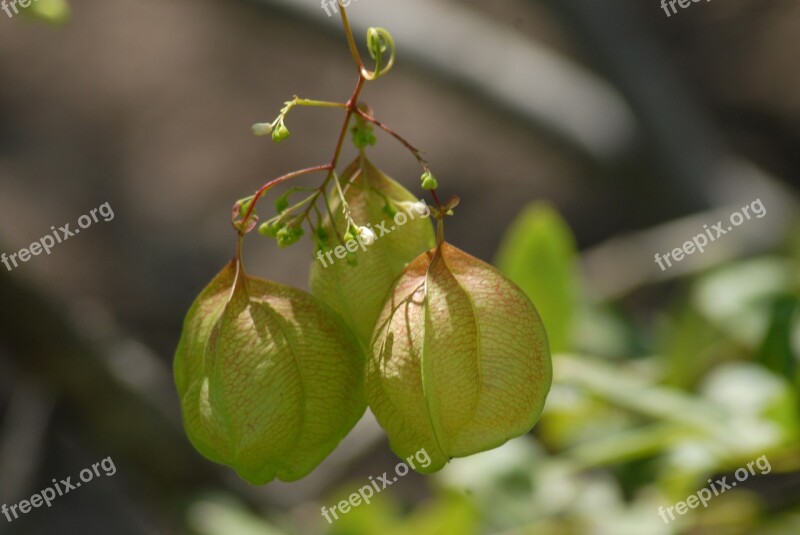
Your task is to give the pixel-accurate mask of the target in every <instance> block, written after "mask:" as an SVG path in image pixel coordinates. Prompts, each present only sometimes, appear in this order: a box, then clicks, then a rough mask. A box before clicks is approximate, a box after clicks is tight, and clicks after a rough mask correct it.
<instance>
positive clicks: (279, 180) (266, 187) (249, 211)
mask: <svg viewBox="0 0 800 535" xmlns="http://www.w3.org/2000/svg"><path fill="white" fill-rule="evenodd" d="M330 170H331V164H326V165H317V166H316V167H308V168H306V169H300V170H299V171H292V172H291V173H287V174H285V175H283V176H280V177H278V178H276V179H275V180H271V181H269V182H267V183H266V184H264V185H263V186H261V188H260V189H259V190H258V191H257V192H256V194H255V195H254V196H253V200H252V201H251V202H250V207H249V208H248V209H247V212H246V213H245V215H244V217H243V218H242V221H244V222H246V221H247V220H248V219H249V218H250V216H251V215H252V214H253V210H254V209H255V207H256V203H257V202H258V200H259V199H260V198H261V196H262V195H264V194H265V193H266V192H267V191H269V190H270V189H271V188H273V187H274V186H277V185H278V184H280V183H282V182H286V181H287V180H291V179H293V178H297V177H299V176H302V175H307V174H309V173H315V172H317V171H330Z"/></svg>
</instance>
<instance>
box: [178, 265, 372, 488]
mask: <svg viewBox="0 0 800 535" xmlns="http://www.w3.org/2000/svg"><path fill="white" fill-rule="evenodd" d="M363 369H364V359H363V354H362V352H361V348H360V347H359V344H358V342H357V340H356V339H355V337H354V336H353V334H352V333H351V332H350V330H349V329H348V328H347V327H346V326H345V325H344V324H343V323H342V321H341V320H340V319H339V318H338V317H337V316H336V314H334V313H333V311H331V310H330V309H329V308H328V307H327V306H325V305H323V304H322V303H320V302H319V301H318V300H317V299H315V298H314V297H312V296H311V295H308V294H306V293H305V292H301V291H300V290H296V289H294V288H289V287H286V286H283V285H280V284H277V283H274V282H269V281H265V280H261V279H256V278H253V277H248V276H247V275H245V274H244V272H243V271H242V270H241V269H240V268H239V267H238V263H237V262H236V261H234V262H231V263H230V264H229V265H228V266H227V267H226V268H225V269H223V270H222V272H220V273H219V275H217V276H216V277H215V278H214V280H213V281H212V282H211V283H210V284H209V285H208V287H206V288H205V289H204V290H203V292H202V293H201V294H200V296H199V297H198V298H197V300H196V301H195V302H194V304H193V305H192V307H191V309H190V310H189V313H188V315H187V317H186V321H185V323H184V327H183V333H182V335H181V340H180V343H179V345H178V350H177V353H176V355H175V362H174V371H175V383H176V386H177V389H178V393H179V396H180V401H181V409H182V413H183V420H184V426H185V429H186V433H187V435H188V436H189V439H190V440H191V442H192V444H193V445H194V446H195V448H197V450H198V451H199V452H200V453H202V454H203V455H204V456H205V457H207V458H209V459H210V460H212V461H214V462H217V463H221V464H225V465H228V466H231V467H233V468H235V469H236V471H237V472H238V473H239V475H240V476H241V477H242V478H244V479H246V480H247V481H249V482H250V483H253V484H258V485H261V484H265V483H268V482H270V481H272V480H273V479H274V478H276V477H277V478H278V479H281V480H283V481H295V480H297V479H300V478H302V477H304V476H305V475H307V474H308V473H309V472H311V471H312V470H313V469H314V468H315V467H316V466H317V465H318V464H319V463H320V462H321V461H322V460H323V459H324V458H325V457H326V456H328V454H330V453H331V451H333V449H334V448H335V447H336V445H337V444H338V443H339V442H340V441H341V439H342V438H344V436H345V435H346V434H347V433H348V432H349V431H350V429H352V427H353V426H354V425H355V424H356V422H357V421H358V420H359V418H360V417H361V415H362V414H363V413H364V410H365V407H366V402H365V400H364V397H363V393H362V392H363Z"/></svg>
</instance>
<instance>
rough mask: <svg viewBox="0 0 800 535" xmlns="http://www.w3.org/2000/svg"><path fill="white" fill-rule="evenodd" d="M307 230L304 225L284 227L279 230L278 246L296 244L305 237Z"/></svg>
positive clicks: (283, 246)
mask: <svg viewBox="0 0 800 535" xmlns="http://www.w3.org/2000/svg"><path fill="white" fill-rule="evenodd" d="M303 234H305V232H304V231H303V228H302V227H284V228H282V229H280V230H279V231H278V235H277V238H278V247H280V248H281V249H283V248H285V247H289V246H290V245H294V244H295V243H297V242H298V241H300V238H302V237H303Z"/></svg>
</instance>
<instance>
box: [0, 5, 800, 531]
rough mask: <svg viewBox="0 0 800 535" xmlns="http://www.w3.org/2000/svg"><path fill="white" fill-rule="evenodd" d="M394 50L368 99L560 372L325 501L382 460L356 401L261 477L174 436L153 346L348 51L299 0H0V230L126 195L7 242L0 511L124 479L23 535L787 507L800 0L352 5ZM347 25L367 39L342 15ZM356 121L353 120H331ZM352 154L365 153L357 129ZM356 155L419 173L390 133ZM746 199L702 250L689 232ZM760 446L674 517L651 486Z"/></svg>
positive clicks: (333, 80) (730, 514)
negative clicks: (501, 442) (315, 444)
mask: <svg viewBox="0 0 800 535" xmlns="http://www.w3.org/2000/svg"><path fill="white" fill-rule="evenodd" d="M349 12H350V15H351V17H352V21H353V24H354V27H355V29H356V30H357V35H358V36H363V35H364V32H365V30H366V28H367V27H368V26H384V27H387V28H388V29H389V30H390V31H391V32H392V34H393V35H394V37H395V40H396V41H397V45H398V63H397V65H396V67H395V68H394V70H393V71H392V72H391V73H390V74H389V75H387V76H386V77H384V78H381V79H380V80H379V81H377V82H374V83H370V84H369V85H368V87H367V88H366V90H365V92H364V93H363V95H362V98H363V100H364V101H366V102H368V103H369V104H370V105H371V106H372V107H373V109H374V110H375V113H376V115H377V116H378V117H379V118H380V119H381V120H383V121H385V122H386V123H388V124H389V125H391V126H392V128H394V129H395V130H397V131H398V132H400V133H401V134H403V135H404V136H406V137H407V138H408V139H409V140H411V141H412V142H413V143H414V144H415V145H417V146H419V147H421V148H423V149H424V150H425V153H426V156H427V158H428V159H429V160H430V162H431V164H432V166H433V169H434V170H435V172H436V174H437V177H438V178H439V181H440V184H441V191H442V193H443V194H444V195H449V194H458V195H460V197H461V199H462V202H461V205H460V206H459V208H458V209H457V211H456V216H455V217H453V218H450V219H448V222H447V233H448V239H449V240H450V241H451V242H453V243H454V244H456V245H457V246H459V247H461V248H463V249H465V250H467V251H469V252H471V253H472V254H474V255H476V256H478V257H480V258H483V259H485V260H487V261H495V262H496V263H497V264H499V265H500V267H501V268H502V269H505V270H506V271H507V272H509V275H510V276H512V278H514V280H516V281H517V282H518V283H519V284H520V285H521V286H522V287H523V288H524V289H525V290H526V291H527V292H528V293H529V294H530V295H531V297H532V298H533V299H534V302H536V303H537V305H539V308H540V311H541V313H542V315H543V316H544V319H545V322H546V323H547V326H548V329H549V331H550V332H551V342H552V343H553V349H554V352H555V354H554V358H553V363H554V370H555V382H554V386H553V390H552V391H551V394H550V397H549V399H548V403H547V407H546V409H545V414H544V415H543V417H542V420H541V422H540V423H539V424H538V425H537V427H536V429H535V430H534V432H532V433H531V434H530V435H527V436H524V437H521V438H519V439H516V440H513V441H511V442H509V443H508V444H507V445H505V446H503V447H501V448H499V449H497V450H494V451H492V452H488V453H485V454H481V455H477V456H473V457H470V458H467V459H461V460H457V461H454V462H453V463H452V464H451V465H449V466H448V467H447V468H446V469H445V470H443V471H442V472H440V473H438V474H436V475H434V476H429V477H423V476H420V475H417V474H414V473H412V474H410V475H408V476H406V477H405V478H402V479H401V480H400V481H399V482H398V483H396V484H394V485H393V486H392V487H391V488H390V489H387V490H386V491H385V492H384V493H382V494H381V495H380V496H379V498H378V499H377V500H376V501H375V503H373V504H372V505H369V506H361V507H359V508H357V509H355V510H353V511H352V512H350V513H348V514H347V515H345V516H344V517H343V518H342V519H341V520H339V521H337V522H336V523H334V524H333V525H332V526H329V525H328V524H327V522H325V520H324V519H323V518H322V516H321V515H320V513H319V511H320V507H321V506H322V505H329V506H330V505H332V504H334V503H336V502H337V501H338V500H339V499H340V498H342V497H345V496H347V495H349V494H350V493H352V492H354V491H355V490H356V489H357V488H358V487H360V486H362V485H364V484H365V481H366V480H367V478H368V477H369V476H377V475H381V474H383V472H385V471H392V470H393V469H394V466H395V464H396V463H397V462H398V459H396V457H395V456H394V455H393V454H392V453H391V451H390V450H389V448H388V444H387V440H386V438H385V435H384V434H383V432H382V431H381V430H380V428H379V427H378V426H377V424H376V423H375V422H374V420H373V419H372V418H371V416H369V414H368V415H367V416H366V417H365V418H364V420H363V421H362V422H361V423H360V424H359V425H358V426H357V427H356V429H355V430H354V431H353V432H352V433H351V434H350V435H349V436H348V437H347V438H346V439H345V442H344V443H343V444H342V446H341V447H340V448H339V449H338V450H337V451H336V452H334V454H333V455H332V456H331V457H330V458H328V459H327V460H326V461H325V462H324V463H323V464H322V465H321V466H320V467H319V468H318V469H317V470H316V471H315V472H314V473H312V474H311V475H310V476H309V477H307V478H306V479H304V480H302V481H300V482H297V483H293V484H283V483H273V484H270V485H268V486H266V487H263V488H255V487H251V486H249V485H247V484H245V483H244V482H242V481H241V480H239V479H238V478H236V477H235V475H234V474H233V473H232V472H231V471H229V470H227V469H225V468H222V467H218V466H215V465H212V464H211V463H209V462H207V461H205V460H204V459H202V458H201V457H200V456H199V455H198V454H197V453H195V452H194V450H193V449H192V448H191V446H190V445H189V443H188V441H187V439H186V438H185V435H184V434H183V431H182V429H181V423H180V417H179V410H178V403H177V396H176V394H175V392H174V387H173V385H172V376H171V369H170V366H171V359H172V355H173V352H174V348H175V345H176V343H177V339H178V336H179V333H180V328H181V323H182V319H183V316H184V314H185V312H186V310H187V309H188V307H189V304H190V303H191V301H192V300H193V298H194V296H195V295H196V294H197V293H198V292H199V290H200V289H201V288H202V287H203V286H204V285H205V284H206V283H207V281H209V280H210V279H211V278H212V277H213V275H214V274H215V273H216V272H217V271H218V270H219V269H220V268H221V267H222V266H223V265H224V264H225V263H226V262H227V261H228V259H229V258H230V257H231V255H232V253H233V247H234V237H235V234H234V232H233V230H232V229H231V227H230V224H229V221H230V209H231V205H232V204H233V202H234V201H235V200H236V199H238V198H241V197H243V196H246V195H248V194H250V193H252V192H253V191H254V190H255V189H257V188H258V187H259V186H261V185H262V184H263V183H265V182H266V181H267V180H269V179H271V178H274V177H276V176H278V175H281V174H283V173H285V172H288V171H290V170H293V169H296V168H301V167H307V166H309V165H315V164H318V163H321V162H324V161H327V159H328V158H329V156H330V152H331V150H332V148H333V146H334V144H335V137H336V134H337V133H338V128H339V125H340V121H341V115H340V113H339V112H338V111H331V110H316V109H314V110H312V109H297V110H295V111H294V112H292V114H291V115H290V117H289V126H290V128H291V130H292V137H291V139H290V140H288V141H287V142H285V143H284V144H282V145H280V146H275V145H273V144H272V143H270V142H268V141H267V140H265V139H264V138H255V137H253V135H252V133H251V131H250V125H251V124H252V123H254V122H258V121H267V120H272V118H274V117H275V116H276V115H277V112H278V110H279V109H280V107H281V105H282V102H283V101H285V100H287V99H289V98H291V96H292V95H294V94H297V95H300V96H303V97H308V98H319V99H326V100H344V99H346V98H347V97H348V96H349V94H350V92H351V91H352V87H353V84H354V82H355V75H354V70H353V65H352V60H351V58H350V55H349V53H348V50H347V46H346V42H345V40H344V37H343V34H342V32H341V28H340V26H339V20H338V19H337V18H335V17H330V18H329V17H328V16H326V14H325V12H324V11H323V10H322V9H321V7H320V5H319V3H318V2H317V1H316V0H252V1H238V0H226V1H218V0H191V1H190V0H173V1H172V2H156V1H150V0H137V1H136V2H134V1H131V0H105V1H103V2H100V1H97V0H94V1H92V0H69V4H66V3H64V2H63V0H38V2H37V3H34V4H33V7H32V8H30V9H29V10H28V11H26V12H25V13H23V14H21V15H19V16H16V17H14V18H7V17H6V16H5V14H4V13H3V12H0V80H2V83H0V118H1V119H0V252H5V253H7V254H10V253H12V252H16V251H18V250H19V249H20V248H23V247H27V246H28V245H29V244H30V243H31V242H33V241H36V240H38V239H39V238H40V237H41V236H43V235H45V234H47V233H48V232H49V231H50V230H49V229H50V227H51V225H52V226H56V227H58V226H61V225H63V224H65V223H68V222H69V223H71V224H72V226H73V227H74V226H75V221H76V220H77V219H78V217H80V216H81V215H83V214H86V213H88V212H89V211H90V210H91V209H92V208H96V207H97V206H99V205H101V204H103V203H106V202H108V203H109V204H110V206H111V208H112V209H113V211H114V219H113V220H112V221H109V222H104V221H102V220H101V221H100V222H98V223H96V224H94V225H93V226H92V227H90V228H89V229H87V230H85V231H84V232H83V233H82V234H80V235H79V236H75V237H73V238H70V240H68V241H67V242H65V243H63V244H61V245H59V246H57V247H56V248H55V249H54V250H53V251H52V254H51V255H49V256H44V255H43V256H38V257H34V258H32V259H31V260H30V261H29V262H27V263H25V264H22V265H21V266H20V267H19V268H17V269H15V270H13V271H12V272H8V271H7V270H6V269H5V268H4V267H2V266H0V298H1V299H2V302H1V303H2V307H0V504H2V503H6V504H9V505H11V504H15V503H17V502H19V501H20V500H23V499H27V498H29V497H30V496H31V495H32V494H33V493H35V492H38V491H39V490H40V489H42V488H44V487H46V486H48V485H50V484H51V480H52V479H53V478H59V479H63V478H66V477H67V476H69V475H71V476H73V479H75V478H76V476H77V474H78V473H79V472H80V470H81V469H83V468H86V467H89V466H91V464H93V463H95V462H98V461H100V460H101V459H103V458H106V457H109V456H110V457H111V458H112V459H113V460H114V463H115V466H116V468H117V471H116V473H115V474H114V475H113V476H108V477H106V476H103V477H98V478H96V479H95V480H94V481H93V482H91V483H90V484H86V485H84V486H83V487H82V488H80V489H76V490H75V491H73V492H71V493H69V494H68V495H66V496H64V497H61V498H59V499H57V500H56V501H55V502H54V503H53V506H52V507H51V508H48V509H34V510H33V511H32V512H31V513H28V514H27V515H24V516H23V517H22V518H20V519H19V520H15V521H14V522H12V523H8V522H7V521H6V520H5V518H4V517H1V516H0V533H13V534H17V533H19V534H31V535H38V534H48V535H49V534H52V533H70V534H72V533H81V534H95V533H97V534H106V533H118V534H128V533H129V534H151V533H153V534H156V533H158V534H161V533H170V534H172V533H175V534H179V533H180V534H183V533H190V534H195V535H250V534H270V535H272V534H276V535H277V534H304V535H305V534H311V535H314V534H328V533H329V534H340V535H345V534H347V535H361V534H364V535H372V534H378V533H380V534H387V533H388V534H398V535H400V534H402V535H405V534H410V533H413V534H414V535H423V534H439V533H441V534H451V533H452V534H473V533H474V534H506V535H512V534H513V535H517V534H519V535H522V534H573V533H575V534H584V533H589V534H609V535H624V534H627V533H630V534H636V535H640V534H648V535H649V534H656V535H657V534H672V533H687V534H706V533H708V534H712V533H713V534H715V535H716V534H750V533H752V534H759V535H762V534H767V535H770V534H792V533H798V532H800V434H799V433H800V418H799V417H798V411H799V410H800V386H798V385H799V383H800V381H799V380H798V378H799V377H800V376H799V375H798V358H799V356H800V312H799V310H800V307H798V302H799V299H800V293H799V292H798V289H799V286H798V284H799V283H800V278H798V274H800V269H799V268H800V265H799V264H798V263H799V262H800V240H798V239H797V230H798V226H797V224H798V221H797V208H796V206H797V205H796V195H797V190H798V186H799V185H800V179H798V177H800V151H799V150H798V149H799V148H800V143H799V141H800V69H798V63H797V58H798V48H799V47H800V4H798V3H797V2H796V1H789V0H759V1H753V0H750V1H746V0H726V1H725V2H722V1H714V2H699V3H691V4H690V5H689V7H687V8H685V9H679V10H678V13H677V14H674V15H672V16H670V17H667V15H666V14H665V12H664V11H663V10H662V8H661V6H660V5H659V4H658V3H657V2H656V0H648V1H646V2H644V1H641V0H637V1H634V0H604V1H603V2H596V1H593V0H557V1H547V0H545V1H523V0H496V1H493V2H486V1H478V0H469V1H459V2H457V1H445V0H404V1H403V2H392V1H390V0H357V1H354V2H353V3H352V4H351V7H350V8H349ZM362 40H363V37H362ZM348 145H349V144H348ZM346 154H347V156H346V157H345V158H347V157H350V156H352V155H353V154H355V152H354V149H353V148H352V147H351V146H348V148H347V149H346ZM370 154H371V159H372V160H373V161H375V162H376V163H378V164H379V165H380V167H381V168H382V169H383V170H384V171H386V172H387V173H388V174H390V175H391V176H393V177H394V178H396V179H397V180H398V181H400V182H402V183H403V184H404V185H405V186H406V187H408V188H409V189H411V190H412V191H415V192H418V193H421V192H420V190H419V189H418V176H419V170H418V168H417V164H416V162H415V161H414V159H413V158H412V157H410V156H409V154H408V153H407V152H405V151H404V150H403V148H402V147H401V146H400V145H398V144H397V143H395V142H394V141H393V140H392V139H390V138H389V137H388V136H385V135H383V136H382V135H379V142H378V145H377V146H376V147H374V148H372V149H371V150H370ZM756 199H760V200H761V202H762V203H763V205H764V207H765V208H766V211H767V215H766V216H765V217H764V218H762V219H753V220H751V221H747V222H745V223H744V224H743V225H742V226H741V227H739V228H737V229H736V230H735V231H734V232H731V233H730V234H727V235H726V236H724V237H723V238H720V241H719V242H716V243H715V244H714V245H713V247H709V249H708V250H707V251H706V252H705V253H704V254H702V255H693V256H691V257H688V258H687V259H685V260H684V261H682V262H681V263H679V264H677V265H675V266H674V267H673V268H671V269H669V270H667V271H663V272H662V270H661V269H659V267H658V266H657V264H656V263H655V262H654V260H653V257H654V254H655V253H657V252H660V253H662V254H663V253H665V252H667V251H671V250H672V249H674V248H675V247H680V246H681V245H682V244H683V243H684V242H685V241H686V240H689V239H691V237H692V236H694V235H695V234H698V233H699V232H702V227H703V225H704V224H708V225H709V226H710V225H711V224H714V223H716V222H717V221H718V220H720V219H723V218H727V217H728V216H729V215H730V214H731V213H732V212H733V211H736V210H739V209H741V207H743V206H745V205H749V204H750V203H752V202H753V201H754V200H756ZM311 249H312V247H311V246H310V245H309V243H308V242H303V243H302V244H301V245H297V246H295V247H293V248H291V249H287V250H279V249H278V248H277V246H275V244H274V243H273V242H272V241H270V240H267V239H261V240H258V239H256V238H252V239H251V243H249V244H248V249H247V253H246V254H247V259H248V266H249V270H250V271H251V272H253V273H255V274H258V275H261V276H264V277H268V278H270V279H273V280H278V281H280V282H283V283H287V284H292V285H294V286H297V287H300V288H307V287H308V286H307V266H308V264H309V263H310V261H311V255H310V251H311ZM762 455H766V456H767V458H768V459H769V462H770V466H771V470H770V471H769V473H766V474H761V473H759V472H757V475H753V476H751V477H750V478H749V479H748V480H747V481H746V482H743V483H742V484H741V485H739V486H738V487H737V488H736V489H734V490H732V491H729V492H726V493H725V494H723V495H721V496H719V497H715V498H714V499H713V500H712V501H711V502H710V503H709V506H708V508H699V509H693V510H690V511H689V512H688V513H687V514H685V515H683V516H681V517H680V518H679V519H678V520H676V521H674V522H671V523H669V524H665V523H664V522H663V520H662V519H661V517H659V516H658V507H659V506H664V507H667V506H670V505H673V504H674V503H675V502H677V501H678V500H685V499H686V497H687V496H689V495H691V494H694V493H695V492H697V491H698V490H700V489H701V488H703V487H704V486H706V485H707V480H708V479H710V478H715V479H719V478H721V477H723V476H727V477H728V479H729V480H731V479H732V477H733V476H732V474H733V473H734V471H735V470H736V469H737V468H739V467H742V466H745V465H746V463H747V462H750V461H752V460H754V459H756V458H757V457H760V456H762Z"/></svg>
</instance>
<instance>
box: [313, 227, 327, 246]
mask: <svg viewBox="0 0 800 535" xmlns="http://www.w3.org/2000/svg"><path fill="white" fill-rule="evenodd" d="M315 232H316V235H317V239H318V240H319V241H320V242H322V243H328V232H327V231H326V230H325V229H324V228H322V227H317V228H316V230H315Z"/></svg>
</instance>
